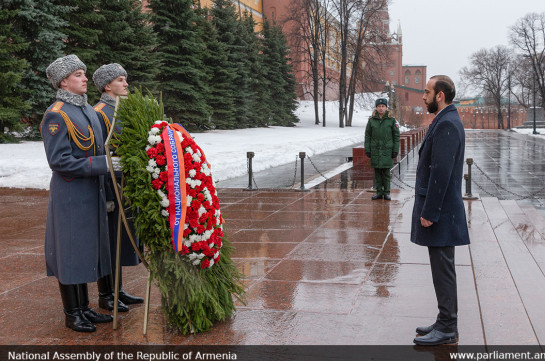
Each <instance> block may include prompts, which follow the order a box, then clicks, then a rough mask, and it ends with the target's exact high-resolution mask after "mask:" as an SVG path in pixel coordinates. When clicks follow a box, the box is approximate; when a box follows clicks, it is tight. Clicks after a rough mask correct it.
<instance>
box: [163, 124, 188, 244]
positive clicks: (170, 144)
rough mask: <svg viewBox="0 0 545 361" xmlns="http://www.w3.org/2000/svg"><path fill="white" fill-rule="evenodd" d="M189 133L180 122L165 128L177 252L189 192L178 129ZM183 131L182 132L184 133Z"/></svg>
mask: <svg viewBox="0 0 545 361" xmlns="http://www.w3.org/2000/svg"><path fill="white" fill-rule="evenodd" d="M180 129H182V130H183V132H185V133H187V131H186V130H185V129H183V127H182V126H181V125H179V124H169V125H168V126H166V127H164V129H163V137H162V138H163V139H164V142H165V156H166V158H167V168H168V181H167V189H168V201H169V208H168V211H169V214H170V229H172V246H173V247H174V250H175V251H176V252H180V251H181V250H182V245H183V237H184V225H185V217H186V210H187V193H186V181H185V166H184V156H183V149H182V140H181V139H180V137H179V136H178V134H177V133H176V131H182V130H180ZM183 132H182V133H183Z"/></svg>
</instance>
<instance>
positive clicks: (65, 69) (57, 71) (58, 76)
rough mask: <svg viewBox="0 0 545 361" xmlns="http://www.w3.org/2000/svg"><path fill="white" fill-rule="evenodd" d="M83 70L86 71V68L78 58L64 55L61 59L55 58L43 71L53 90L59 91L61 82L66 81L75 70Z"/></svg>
mask: <svg viewBox="0 0 545 361" xmlns="http://www.w3.org/2000/svg"><path fill="white" fill-rule="evenodd" d="M80 69H83V70H84V71H87V67H86V66H85V64H83V62H82V61H81V60H79V58H78V57H77V56H76V55H74V54H70V55H66V56H63V57H61V58H57V59H56V60H55V61H54V62H52V63H51V64H49V66H48V67H47V69H45V74H46V75H47V79H49V81H50V82H51V84H52V85H53V88H55V89H59V86H60V84H61V81H63V80H64V79H66V78H67V77H68V76H69V75H70V74H72V73H73V72H75V71H76V70H80Z"/></svg>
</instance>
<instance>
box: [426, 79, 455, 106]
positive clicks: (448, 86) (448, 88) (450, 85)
mask: <svg viewBox="0 0 545 361" xmlns="http://www.w3.org/2000/svg"><path fill="white" fill-rule="evenodd" d="M430 79H436V80H435V86H434V87H433V91H434V92H435V94H437V93H439V92H443V94H445V103H447V104H451V103H452V100H453V99H454V96H455V95H456V87H455V86H454V82H453V81H452V79H451V78H449V77H448V76H446V75H434V76H432V77H431V78H430Z"/></svg>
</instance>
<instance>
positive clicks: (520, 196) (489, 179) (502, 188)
mask: <svg viewBox="0 0 545 361" xmlns="http://www.w3.org/2000/svg"><path fill="white" fill-rule="evenodd" d="M473 165H474V166H475V168H477V170H478V171H479V172H481V174H482V175H484V177H485V178H486V179H487V180H488V181H489V182H490V183H492V184H493V185H494V186H496V188H498V189H500V190H502V191H504V192H506V193H509V194H511V195H513V196H515V197H517V198H516V199H515V200H517V201H520V200H522V199H530V198H536V196H537V195H538V194H540V193H541V192H543V191H544V190H545V186H543V187H541V188H540V189H538V190H537V191H535V192H532V193H529V194H527V195H520V194H517V193H514V192H511V191H510V190H508V189H506V188H505V187H503V186H502V185H500V184H498V183H497V182H495V181H494V180H493V179H492V178H490V176H488V174H486V173H485V172H484V171H483V170H482V169H481V167H479V166H478V165H477V163H475V162H474V163H473ZM472 178H473V179H472V180H471V181H472V182H473V183H475V185H476V186H477V187H479V189H480V190H481V191H483V192H484V193H486V194H487V195H489V196H491V197H497V195H494V194H492V193H490V192H488V191H486V190H485V187H483V186H482V185H480V184H479V183H477V182H476V181H475V178H474V177H472Z"/></svg>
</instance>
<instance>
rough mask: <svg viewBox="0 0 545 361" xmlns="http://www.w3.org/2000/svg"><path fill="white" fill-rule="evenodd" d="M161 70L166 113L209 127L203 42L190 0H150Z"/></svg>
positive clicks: (195, 125)
mask: <svg viewBox="0 0 545 361" xmlns="http://www.w3.org/2000/svg"><path fill="white" fill-rule="evenodd" d="M149 4H150V7H151V9H152V11H153V15H152V23H153V27H154V31H155V33H156V34H157V41H158V46H157V51H158V54H159V59H160V61H161V72H160V73H159V75H158V77H157V79H158V80H159V82H160V87H161V90H162V92H163V102H164V105H165V112H166V114H167V116H169V117H171V118H173V119H174V120H175V121H176V122H181V123H182V125H184V126H185V127H189V128H193V129H195V128H197V129H208V128H210V125H211V124H210V123H209V120H208V118H209V113H210V108H209V106H208V105H207V104H206V97H207V94H208V89H207V84H206V73H205V72H204V71H203V60H202V59H203V52H204V51H205V45H204V43H203V42H202V41H200V34H199V29H198V23H197V22H198V18H197V15H196V13H195V11H194V9H195V7H194V6H193V3H192V0H151V1H150V3H149Z"/></svg>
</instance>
